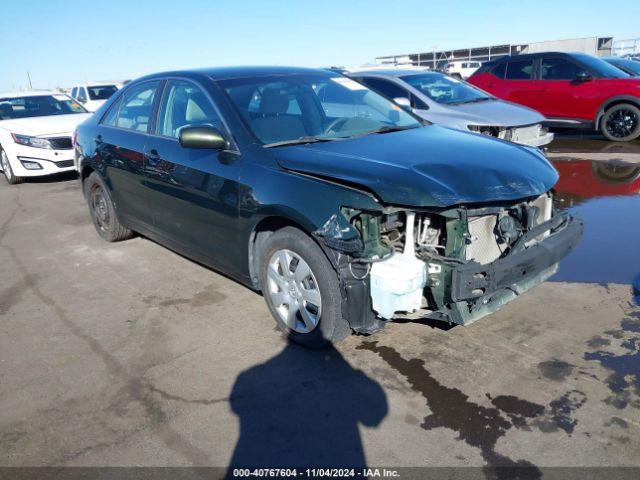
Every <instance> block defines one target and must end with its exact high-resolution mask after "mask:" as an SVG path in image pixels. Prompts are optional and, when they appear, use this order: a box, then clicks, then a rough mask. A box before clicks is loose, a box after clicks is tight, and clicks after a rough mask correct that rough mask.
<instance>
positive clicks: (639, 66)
mask: <svg viewBox="0 0 640 480" xmlns="http://www.w3.org/2000/svg"><path fill="white" fill-rule="evenodd" d="M603 60H604V61H605V62H608V63H610V64H611V65H613V66H614V67H618V68H619V69H620V70H622V71H623V72H624V73H628V74H629V75H631V76H632V77H640V61H638V60H632V59H630V58H622V57H605V58H603Z"/></svg>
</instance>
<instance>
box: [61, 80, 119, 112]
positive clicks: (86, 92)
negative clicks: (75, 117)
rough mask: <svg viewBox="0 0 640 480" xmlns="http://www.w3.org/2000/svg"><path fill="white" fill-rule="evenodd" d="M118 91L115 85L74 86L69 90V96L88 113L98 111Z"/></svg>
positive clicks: (92, 84)
mask: <svg viewBox="0 0 640 480" xmlns="http://www.w3.org/2000/svg"><path fill="white" fill-rule="evenodd" d="M118 89H119V86H118V84H116V83H91V84H85V85H76V86H75V87H73V88H72V89H71V96H72V97H73V98H74V99H76V100H77V101H78V102H80V103H81V104H82V105H83V106H84V108H86V109H87V110H88V111H90V112H95V111H96V110H98V109H99V108H100V107H101V106H102V105H103V104H104V102H106V101H107V100H108V99H109V97H110V96H111V95H113V94H114V93H116V92H117V91H118Z"/></svg>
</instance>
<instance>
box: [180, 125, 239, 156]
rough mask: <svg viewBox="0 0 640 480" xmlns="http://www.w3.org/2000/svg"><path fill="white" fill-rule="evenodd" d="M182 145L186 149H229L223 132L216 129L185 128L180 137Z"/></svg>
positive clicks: (182, 129)
mask: <svg viewBox="0 0 640 480" xmlns="http://www.w3.org/2000/svg"><path fill="white" fill-rule="evenodd" d="M178 141H179V142H180V145H181V146H182V147H184V148H208V149H211V150H224V149H226V148H227V147H228V143H227V140H226V139H225V138H224V135H222V132H220V130H218V129H217V128H214V127H206V126H205V127H183V128H181V129H180V133H179V136H178Z"/></svg>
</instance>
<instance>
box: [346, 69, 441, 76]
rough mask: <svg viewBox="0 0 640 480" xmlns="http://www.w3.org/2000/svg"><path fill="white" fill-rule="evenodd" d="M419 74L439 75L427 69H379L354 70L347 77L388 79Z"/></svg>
mask: <svg viewBox="0 0 640 480" xmlns="http://www.w3.org/2000/svg"><path fill="white" fill-rule="evenodd" d="M421 73H439V72H434V71H433V70H428V69H426V68H425V69H420V70H418V69H399V68H393V69H389V68H386V69H385V68H381V69H379V70H354V71H352V72H349V73H348V75H354V76H355V75H357V76H366V75H385V76H388V77H404V76H405V75H419V74H421Z"/></svg>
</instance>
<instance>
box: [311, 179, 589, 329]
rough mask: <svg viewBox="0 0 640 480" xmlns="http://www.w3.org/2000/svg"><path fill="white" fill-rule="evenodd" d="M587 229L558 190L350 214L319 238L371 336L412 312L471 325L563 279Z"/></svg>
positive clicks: (347, 301)
mask: <svg viewBox="0 0 640 480" xmlns="http://www.w3.org/2000/svg"><path fill="white" fill-rule="evenodd" d="M581 233H582V224H581V223H580V222H579V221H577V220H575V219H573V218H572V217H571V216H569V215H568V214H567V213H562V212H554V209H553V201H552V194H551V193H550V192H548V193H545V194H543V195H540V196H538V197H535V198H530V199H525V200H521V201H516V202H510V203H505V202H500V204H499V205H498V204H496V205H483V206H480V207H472V206H469V207H467V206H460V207H456V208H450V209H441V210H430V211H427V210H425V211H417V210H406V209H402V208H393V207H386V208H384V209H383V211H382V212H365V211H359V210H356V209H350V208H343V209H342V210H341V212H340V213H339V214H335V215H334V216H332V217H331V219H329V220H328V221H327V223H326V224H325V225H324V226H323V228H322V229H320V230H318V231H317V232H315V234H316V236H317V238H319V239H321V240H322V242H323V243H324V245H325V247H326V250H327V251H328V252H329V254H330V255H332V256H333V259H334V261H335V262H334V263H335V265H336V268H337V270H338V273H339V278H340V279H341V283H342V289H343V296H344V298H343V315H344V316H345V318H346V319H347V320H349V322H350V324H351V326H352V328H353V329H354V330H356V331H360V332H366V333H370V332H372V331H375V330H377V329H379V328H381V327H382V326H383V325H384V322H385V321H387V320H392V319H393V318H400V317H406V316H411V317H412V318H413V317H417V318H436V319H439V320H444V321H447V322H450V323H457V324H462V325H466V324H469V323H471V322H473V321H475V320H477V319H479V318H481V317H483V316H485V315H487V314H490V313H492V312H494V311H496V310H497V309H498V308H500V307H501V306H502V305H504V304H505V303H506V302H508V301H510V300H512V299H513V298H515V297H516V296H517V295H519V294H520V293H522V292H524V291H526V290H528V289H530V288H531V287H533V286H535V285H537V284H539V283H541V282H542V281H544V280H546V279H547V278H548V277H550V276H551V275H553V273H555V271H556V270H557V264H558V261H559V260H560V259H561V258H563V257H564V256H565V255H566V254H567V253H568V252H569V251H571V250H572V249H573V248H574V246H575V245H576V244H577V243H578V241H579V240H580V237H581Z"/></svg>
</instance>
